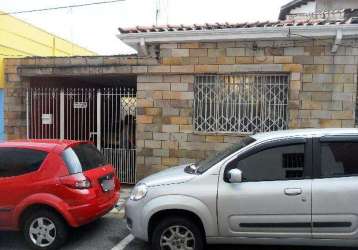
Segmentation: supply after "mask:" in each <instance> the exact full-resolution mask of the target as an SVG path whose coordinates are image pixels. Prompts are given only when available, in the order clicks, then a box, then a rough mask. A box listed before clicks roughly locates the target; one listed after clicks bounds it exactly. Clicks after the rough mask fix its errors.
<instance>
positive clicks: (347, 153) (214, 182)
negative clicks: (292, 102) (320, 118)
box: [126, 129, 358, 250]
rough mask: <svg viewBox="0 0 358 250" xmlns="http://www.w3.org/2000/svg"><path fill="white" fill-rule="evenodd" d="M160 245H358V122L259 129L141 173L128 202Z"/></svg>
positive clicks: (136, 228)
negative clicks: (193, 160) (354, 125)
mask: <svg viewBox="0 0 358 250" xmlns="http://www.w3.org/2000/svg"><path fill="white" fill-rule="evenodd" d="M126 218H127V223H128V227H129V228H130V230H131V231H132V234H133V235H134V236H135V237H137V238H139V239H142V240H144V241H149V242H151V244H152V248H153V249H164V250H166V249H170V250H173V249H192V250H201V249H203V248H204V246H205V244H275V245H276V244H284V245H322V246H358V129H317V130H311V129H309V130H291V131H290V130H289V131H281V132H271V133H264V134H256V135H253V136H249V137H246V138H244V139H243V140H242V141H241V142H240V143H238V144H236V145H233V146H232V147H231V148H229V149H227V150H225V151H223V152H220V153H218V154H217V155H215V156H212V157H211V158H210V159H207V160H204V161H201V162H198V163H197V164H191V165H185V166H179V167H174V168H170V169H168V170H165V171H162V172H160V173H157V174H155V175H152V176H149V177H147V178H145V179H143V180H141V181H140V182H139V183H138V184H137V185H136V186H135V188H134V190H133V192H132V195H131V197H130V199H129V200H128V202H127V203H126Z"/></svg>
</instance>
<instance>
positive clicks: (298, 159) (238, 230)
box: [218, 138, 312, 238]
mask: <svg viewBox="0 0 358 250" xmlns="http://www.w3.org/2000/svg"><path fill="white" fill-rule="evenodd" d="M311 145H312V143H311V140H310V139H309V140H307V141H306V139H303V138H299V139H295V140H291V141H287V140H286V141H276V142H270V143H265V144H263V145H262V144H261V146H257V147H254V148H253V149H251V150H249V151H248V152H245V153H243V154H239V156H238V157H237V158H236V159H235V160H233V161H231V162H230V163H228V164H227V165H226V167H225V170H224V171H222V172H223V173H222V176H221V177H220V178H221V179H220V184H219V193H218V213H219V228H220V234H221V236H223V237H257V238H310V237H311V184H312V180H311V178H310V177H311V169H312V168H311V166H312V158H311V157H312V154H311V152H312V146H311ZM233 168H238V169H240V170H241V171H242V174H243V182H242V183H236V184H233V183H228V182H227V181H225V180H224V179H225V178H224V176H225V174H226V173H227V172H228V171H229V170H230V169H233Z"/></svg>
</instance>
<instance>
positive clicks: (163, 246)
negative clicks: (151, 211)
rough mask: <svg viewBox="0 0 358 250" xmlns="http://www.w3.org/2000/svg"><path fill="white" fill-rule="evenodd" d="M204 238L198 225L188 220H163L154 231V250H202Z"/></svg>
mask: <svg viewBox="0 0 358 250" xmlns="http://www.w3.org/2000/svg"><path fill="white" fill-rule="evenodd" d="M203 248H204V237H203V233H202V232H201V230H200V228H199V227H198V225H196V224H195V223H193V222H191V221H190V220H188V219H186V218H181V217H173V218H168V217H167V218H165V219H164V220H162V221H161V222H160V223H159V224H158V225H157V226H156V227H155V228H154V231H153V237H152V249H153V250H173V249H175V250H180V249H185V250H202V249H203Z"/></svg>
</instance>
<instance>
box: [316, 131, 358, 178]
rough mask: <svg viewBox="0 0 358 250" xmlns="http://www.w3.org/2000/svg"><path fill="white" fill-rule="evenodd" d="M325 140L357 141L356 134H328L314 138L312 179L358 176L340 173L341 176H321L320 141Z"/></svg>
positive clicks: (357, 175)
mask: <svg viewBox="0 0 358 250" xmlns="http://www.w3.org/2000/svg"><path fill="white" fill-rule="evenodd" d="M326 142H328V143H329V142H342V143H349V142H353V143H358V136H357V135H329V136H322V137H320V138H315V139H314V141H313V143H314V145H313V148H314V149H313V150H314V156H315V157H314V160H313V165H314V173H313V177H314V179H336V178H347V177H358V174H356V175H341V176H322V168H321V154H322V147H321V144H322V143H326Z"/></svg>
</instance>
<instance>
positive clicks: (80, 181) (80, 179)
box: [60, 173, 91, 189]
mask: <svg viewBox="0 0 358 250" xmlns="http://www.w3.org/2000/svg"><path fill="white" fill-rule="evenodd" d="M60 181H61V183H62V184H63V185H65V186H67V187H69V188H73V189H88V188H90V187H91V181H90V180H89V179H88V178H87V177H86V176H84V175H83V174H82V173H80V174H74V175H69V176H64V177H60Z"/></svg>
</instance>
